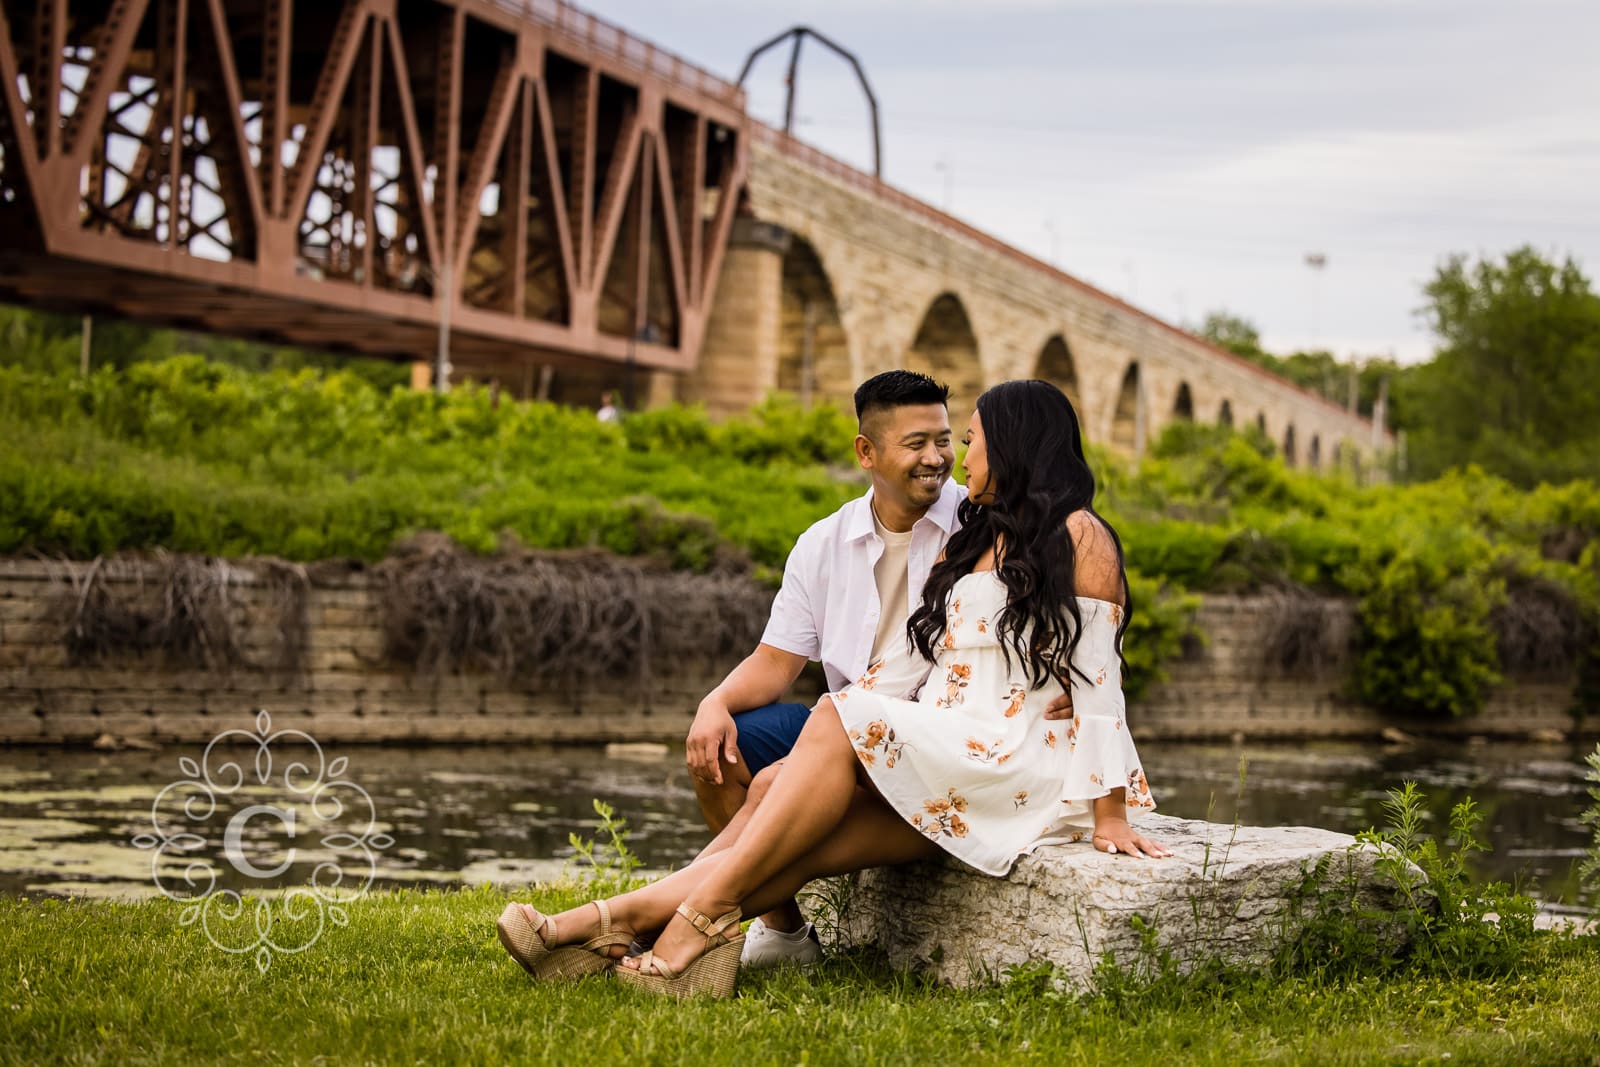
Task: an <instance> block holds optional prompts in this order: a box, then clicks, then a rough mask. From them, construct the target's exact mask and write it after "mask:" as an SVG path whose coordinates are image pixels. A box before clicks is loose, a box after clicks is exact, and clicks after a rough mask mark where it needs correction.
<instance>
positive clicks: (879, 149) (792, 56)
mask: <svg viewBox="0 0 1600 1067" xmlns="http://www.w3.org/2000/svg"><path fill="white" fill-rule="evenodd" d="M791 37H792V38H794V47H793V48H792V49H791V50H790V52H789V78H788V81H787V86H788V87H787V89H786V90H785V99H784V105H783V132H784V133H786V134H788V135H789V136H790V137H793V136H794V95H795V89H796V85H797V83H798V80H799V79H798V75H799V73H800V46H801V45H802V44H804V43H805V39H806V38H807V37H815V38H816V39H817V40H818V41H819V42H820V43H822V44H824V45H826V46H827V47H828V48H829V49H830V50H831V51H832V52H833V53H834V54H835V55H837V56H839V57H840V58H841V59H843V60H845V61H846V62H847V63H849V64H850V66H851V67H852V68H853V69H854V70H855V72H856V80H858V81H859V82H861V91H862V92H864V93H866V94H867V107H868V108H869V109H870V110H871V111H872V176H873V177H874V178H877V179H879V180H880V181H881V180H882V179H883V132H882V128H881V126H880V124H879V122H878V98H877V96H875V95H874V94H873V92H872V86H871V85H870V84H869V83H868V82H867V72H866V71H865V70H864V69H862V66H861V61H860V60H858V59H856V57H855V53H853V52H851V51H850V50H849V49H846V48H843V47H841V46H840V45H838V44H835V43H834V42H833V41H831V40H829V39H828V38H827V37H824V36H823V35H822V34H820V33H818V32H817V31H816V30H813V29H812V28H811V27H810V26H795V27H792V28H791V29H787V30H784V31H783V32H782V33H780V34H778V36H776V37H774V38H773V39H772V40H770V41H768V42H766V43H765V44H763V45H761V46H760V47H758V48H756V49H755V51H753V52H751V53H750V54H749V55H748V56H746V57H745V61H744V66H743V67H741V68H740V69H739V85H740V86H741V87H742V86H743V85H744V80H745V78H747V77H748V76H749V75H750V68H751V67H753V66H755V62H756V60H758V59H760V58H761V57H762V56H763V55H765V54H766V53H767V52H770V51H771V50H772V49H774V48H776V47H777V46H778V45H780V44H782V43H783V42H784V41H786V40H788V39H789V38H791Z"/></svg>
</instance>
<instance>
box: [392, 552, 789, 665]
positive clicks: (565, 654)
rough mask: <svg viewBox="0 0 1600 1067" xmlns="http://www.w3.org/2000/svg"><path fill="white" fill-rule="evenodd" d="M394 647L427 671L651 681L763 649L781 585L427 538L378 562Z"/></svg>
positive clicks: (599, 556)
mask: <svg viewBox="0 0 1600 1067" xmlns="http://www.w3.org/2000/svg"><path fill="white" fill-rule="evenodd" d="M373 574H374V577H375V578H376V580H377V590H376V591H377V595H378V598H379V603H380V605H381V611H382V616H383V632H384V643H385V651H386V655H387V656H388V658H389V659H391V660H394V661H397V662H402V663H411V664H414V665H415V667H416V669H417V670H418V671H419V672H420V673H425V674H443V673H449V672H464V671H473V672H480V671H481V672H487V673H489V674H491V675H494V676H496V677H498V678H501V679H504V680H521V681H525V682H528V681H541V682H547V683H548V682H556V683H567V684H572V685H586V684H592V683H595V682H607V681H609V682H611V683H613V684H615V683H618V682H621V683H629V682H631V683H633V684H636V685H638V686H640V687H643V686H646V685H648V684H649V683H650V680H651V678H652V677H653V676H654V674H655V673H656V672H663V671H667V672H670V670H671V669H672V667H673V665H674V663H675V662H678V661H683V660H695V659H704V658H706V657H718V658H725V657H727V656H729V655H736V654H741V653H743V652H747V651H748V650H749V649H751V648H754V647H755V645H756V642H757V641H759V640H760V637H761V632H762V628H763V627H764V626H765V624H766V619H767V612H768V610H769V609H770V607H771V604H772V592H771V590H769V589H764V588H762V587H761V586H760V585H759V584H757V583H756V582H755V581H753V580H752V579H751V578H750V576H749V575H748V574H747V573H745V572H744V571H742V570H735V569H728V570H723V571H719V572H714V573H711V574H689V573H684V572H681V571H673V570H669V569H667V568H666V567H665V566H663V565H660V564H657V563H653V562H651V561H648V560H639V559H633V558H622V557H618V556H614V555H611V554H610V553H608V552H603V551H576V552H549V551H535V550H531V549H526V548H522V547H520V546H516V545H506V546H503V547H502V550H501V551H500V552H499V553H498V554H496V555H494V556H475V555H472V554H471V553H468V552H466V551H464V550H462V549H461V548H460V547H459V546H457V545H455V544H454V543H452V542H450V541H448V540H447V539H445V538H441V537H426V538H420V539H418V540H416V541H414V542H412V543H411V544H409V545H406V546H402V547H401V548H399V549H397V550H396V551H395V553H394V554H393V555H391V556H390V557H389V558H388V559H386V560H384V561H383V562H382V563H380V564H378V565H377V566H376V567H375V568H374V569H373Z"/></svg>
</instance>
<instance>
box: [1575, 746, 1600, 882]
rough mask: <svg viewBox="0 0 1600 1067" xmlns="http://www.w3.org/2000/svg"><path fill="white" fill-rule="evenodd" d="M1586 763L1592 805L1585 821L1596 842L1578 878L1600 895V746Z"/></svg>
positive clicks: (1580, 869) (1585, 811) (1587, 758)
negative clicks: (1592, 829)
mask: <svg viewBox="0 0 1600 1067" xmlns="http://www.w3.org/2000/svg"><path fill="white" fill-rule="evenodd" d="M1585 762H1586V763H1588V764H1589V773H1588V775H1587V776H1586V777H1587V781H1588V782H1589V799H1590V801H1591V802H1592V803H1590V805H1589V807H1588V808H1586V809H1585V810H1584V813H1583V821H1584V823H1585V824H1586V825H1588V826H1592V827H1594V841H1593V843H1592V844H1590V846H1589V854H1588V856H1586V857H1584V860H1583V863H1582V864H1581V865H1579V867H1578V878H1579V880H1581V881H1582V882H1583V883H1584V884H1585V885H1586V886H1588V887H1589V889H1590V891H1592V892H1595V893H1600V744H1597V745H1595V747H1594V751H1593V752H1591V753H1589V755H1588V756H1587V757H1585Z"/></svg>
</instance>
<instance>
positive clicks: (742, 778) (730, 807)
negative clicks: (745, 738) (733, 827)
mask: <svg viewBox="0 0 1600 1067" xmlns="http://www.w3.org/2000/svg"><path fill="white" fill-rule="evenodd" d="M749 789H750V771H749V770H748V769H746V767H745V764H744V761H743V760H741V761H740V762H738V763H729V762H728V761H727V759H726V758H724V759H723V760H722V781H721V783H720V784H719V783H717V782H708V781H706V780H705V779H704V778H695V779H694V795H695V799H696V800H698V801H700V815H701V817H702V818H703V819H705V821H706V826H707V827H709V828H710V830H711V832H712V833H714V834H718V835H720V834H721V833H722V832H723V831H724V830H726V829H727V828H728V824H729V823H731V822H732V821H733V817H734V816H735V815H737V814H738V813H739V809H740V808H742V807H744V802H745V797H746V795H747V793H748V791H749Z"/></svg>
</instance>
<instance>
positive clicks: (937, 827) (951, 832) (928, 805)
mask: <svg viewBox="0 0 1600 1067" xmlns="http://www.w3.org/2000/svg"><path fill="white" fill-rule="evenodd" d="M966 810H967V798H966V797H964V796H962V795H961V794H960V793H957V792H956V791H955V790H954V789H951V790H949V791H948V792H947V793H946V794H945V795H944V796H942V797H934V798H933V799H932V800H924V801H923V802H922V810H921V811H919V812H916V813H914V814H913V815H912V816H911V825H912V826H914V827H916V828H917V829H918V830H921V831H922V832H923V833H925V834H927V835H928V836H929V837H940V836H943V837H966V836H967V823H966V820H964V819H962V818H961V813H962V812H965V811H966Z"/></svg>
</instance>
